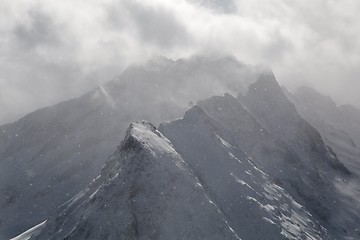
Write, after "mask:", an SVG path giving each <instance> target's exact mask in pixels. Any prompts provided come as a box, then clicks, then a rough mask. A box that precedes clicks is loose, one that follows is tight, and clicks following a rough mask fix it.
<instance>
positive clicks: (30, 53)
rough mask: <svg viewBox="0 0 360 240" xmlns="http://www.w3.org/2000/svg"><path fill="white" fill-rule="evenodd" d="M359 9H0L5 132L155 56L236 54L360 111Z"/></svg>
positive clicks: (355, 4) (20, 1) (131, 0)
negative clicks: (7, 124)
mask: <svg viewBox="0 0 360 240" xmlns="http://www.w3.org/2000/svg"><path fill="white" fill-rule="evenodd" d="M359 12H360V1H359V0H341V1H340V0H314V1H304V0H267V1H264V0H238V1H236V0H146V1H144V0H142V1H140V0H139V1H136V0H61V1H58V0H31V1H30V0H9V1H0V123H5V122H8V121H13V120H15V119H16V118H18V117H19V116H22V115H23V114H25V113H28V112H31V111H33V110H35V109H37V108H39V107H43V106H47V105H51V104H54V103H57V102H59V101H62V100H65V99H68V98H70V97H74V96H78V95H80V94H82V93H84V92H86V91H87V90H89V89H91V88H93V87H94V86H96V85H97V84H99V83H101V82H104V81H108V80H110V79H112V78H113V77H114V76H116V75H118V74H119V73H121V71H122V70H123V69H124V68H125V67H126V66H127V65H128V64H129V63H132V62H141V61H144V60H146V59H147V58H150V57H152V56H154V55H164V56H167V57H170V58H174V59H176V58H180V57H186V56H190V55H191V54H194V53H196V54H201V53H207V54H208V53H211V54H233V55H235V56H236V57H237V58H238V59H239V60H241V61H243V62H245V63H249V64H253V65H255V64H258V63H262V64H267V65H269V66H270V67H271V68H272V69H273V70H274V72H275V74H276V76H277V78H278V81H279V82H280V83H282V84H284V85H285V86H287V87H288V88H290V89H294V88H295V87H297V86H299V85H302V84H305V85H309V86H313V87H315V88H316V89H318V90H319V91H321V92H322V93H324V94H327V95H330V96H331V97H333V98H334V99H335V100H336V101H337V102H339V103H352V104H354V105H357V106H358V107H360V94H359V93H358V92H359V90H360V79H359V76H360V24H359V23H360V14H359Z"/></svg>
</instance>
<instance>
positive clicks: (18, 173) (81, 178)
mask: <svg viewBox="0 0 360 240" xmlns="http://www.w3.org/2000/svg"><path fill="white" fill-rule="evenodd" d="M257 75H258V73H257V70H256V69H254V68H252V67H249V66H247V65H245V64H243V63H241V62H239V61H238V60H237V59H235V58H234V57H223V58H209V57H201V56H197V57H192V58H189V59H179V60H177V61H173V60H170V59H166V58H164V57H158V58H155V59H153V60H151V61H149V62H148V63H146V64H144V65H139V66H130V67H129V68H128V69H127V70H125V71H124V72H123V73H122V74H121V75H120V76H119V77H118V79H115V80H113V81H111V82H109V83H108V84H105V85H103V86H99V87H98V88H97V89H94V90H93V91H90V92H89V93H87V94H85V95H83V96H81V97H79V98H76V99H72V100H69V101H66V102H63V103H60V104H57V105H54V106H50V107H47V108H43V109H40V110H37V111H35V112H33V113H30V114H28V115H26V116H25V117H23V118H22V119H20V120H18V121H16V122H14V123H11V124H6V125H4V126H0V238H1V239H7V238H9V237H12V236H14V235H16V234H19V233H20V232H22V231H24V230H26V229H28V228H30V227H31V226H34V225H35V224H37V223H39V222H41V221H43V220H44V219H46V218H47V217H48V216H49V215H51V214H52V213H53V209H56V206H58V205H60V204H62V203H63V202H64V201H66V200H68V199H69V198H70V197H71V196H73V195H74V194H76V193H77V192H78V191H80V190H81V189H83V188H84V187H86V185H87V184H88V182H89V181H91V179H93V178H94V177H96V175H97V173H98V171H99V169H100V168H101V166H102V165H103V164H104V163H105V160H106V159H107V157H108V156H109V153H111V152H112V149H114V148H115V147H116V146H117V144H118V143H119V142H120V140H121V139H122V138H123V137H124V134H125V131H126V129H127V127H128V125H129V124H130V123H131V122H134V121H137V120H139V119H140V120H141V119H147V120H149V121H151V122H154V123H155V124H159V123H160V122H161V121H164V120H170V119H175V118H178V117H181V116H182V115H183V113H184V112H185V110H186V109H187V108H188V105H189V102H191V101H193V102H196V101H197V100H199V99H202V98H207V97H210V96H212V95H216V94H223V93H224V92H234V93H235V92H238V91H240V92H242V91H245V90H246V89H247V84H250V83H251V82H253V81H255V80H256V77H257ZM179 89H182V91H179ZM69 186H72V187H71V188H69Z"/></svg>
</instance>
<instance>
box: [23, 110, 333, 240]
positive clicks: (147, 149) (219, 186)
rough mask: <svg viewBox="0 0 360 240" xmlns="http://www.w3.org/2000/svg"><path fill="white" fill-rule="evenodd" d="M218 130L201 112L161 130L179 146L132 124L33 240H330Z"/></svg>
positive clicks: (146, 127)
mask: <svg viewBox="0 0 360 240" xmlns="http://www.w3.org/2000/svg"><path fill="white" fill-rule="evenodd" d="M214 124H215V123H214V121H213V120H212V119H211V118H210V117H209V116H207V115H206V114H205V112H204V111H203V110H202V109H201V108H200V107H198V106H195V107H193V108H192V109H190V110H189V111H187V112H186V114H185V116H184V118H183V119H180V120H177V121H173V122H170V123H165V124H162V125H161V128H162V129H163V130H165V131H166V132H167V133H168V135H170V136H172V137H174V140H175V142H176V143H177V144H178V145H172V143H171V142H170V141H169V140H168V139H167V138H166V137H165V136H164V135H163V134H162V133H161V132H159V131H158V130H157V129H156V128H155V127H154V126H153V125H152V124H150V123H148V122H145V121H142V122H138V123H134V124H131V125H130V127H129V128H128V130H127V134H126V136H125V139H124V140H123V142H122V143H121V145H120V146H119V147H118V150H117V151H116V152H115V154H114V155H113V156H112V157H110V158H109V159H108V160H107V163H106V165H105V166H104V167H103V169H102V170H101V173H100V175H99V176H98V177H97V178H95V179H94V180H93V181H92V182H91V184H90V185H89V186H88V187H87V188H85V189H84V190H82V191H81V192H79V193H78V194H77V195H76V196H75V197H73V198H72V199H71V200H69V201H68V202H66V203H65V204H63V205H62V206H61V207H60V208H59V214H58V215H57V216H54V217H52V218H50V220H49V221H47V222H46V223H43V225H42V226H41V229H40V230H39V231H33V234H32V235H31V239H184V238H185V239H240V237H241V238H242V239H264V237H265V236H266V237H267V238H268V239H297V238H299V237H301V238H310V239H311V238H313V239H331V237H330V236H329V235H328V234H327V231H326V229H324V228H323V227H322V226H321V225H320V224H319V223H318V222H317V221H316V219H314V217H313V216H312V215H311V214H310V213H309V212H308V211H307V210H306V209H305V208H304V207H303V206H301V205H300V204H298V203H297V202H296V201H294V199H292V198H291V196H289V195H288V194H287V193H286V192H285V191H284V189H282V188H281V187H280V186H278V185H276V184H274V183H272V182H271V181H270V179H269V176H268V175H267V174H266V173H264V172H263V171H261V170H260V169H258V168H257V167H256V165H255V164H254V163H253V162H252V161H251V160H250V159H249V158H248V157H247V156H246V154H245V153H244V152H242V151H241V149H239V148H237V147H236V146H231V145H230V144H229V143H228V142H227V141H226V140H225V139H223V138H221V137H220V136H221V134H222V132H221V129H217V127H216V126H215V125H214ZM178 133H181V134H179V135H178ZM173 134H176V135H173ZM200 140H202V141H200ZM177 146H179V149H180V151H183V150H184V149H186V151H185V152H184V153H185V155H184V156H185V157H183V156H182V155H180V154H179V153H178V152H177V150H175V149H177ZM30 234H31V233H30Z"/></svg>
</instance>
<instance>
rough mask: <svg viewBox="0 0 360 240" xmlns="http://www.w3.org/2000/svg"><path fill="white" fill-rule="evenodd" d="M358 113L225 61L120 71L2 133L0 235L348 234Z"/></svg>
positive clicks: (166, 62) (353, 207) (156, 63)
mask: <svg viewBox="0 0 360 240" xmlns="http://www.w3.org/2000/svg"><path fill="white" fill-rule="evenodd" d="M307 92H309V93H307ZM310 97H311V98H310ZM335 110H336V111H335ZM310 111H311V112H310ZM358 113H359V112H358V110H357V109H356V108H354V107H352V106H343V107H337V106H336V105H335V104H333V102H332V101H331V100H330V99H329V98H326V97H323V96H321V95H320V94H318V93H316V92H315V91H314V90H311V89H307V90H306V89H305V90H304V89H300V90H299V91H297V92H295V93H294V94H292V93H290V92H288V91H287V90H286V89H284V88H281V87H280V85H279V84H278V82H277V80H276V78H275V76H274V74H273V73H272V72H271V71H270V70H269V69H265V68H263V67H251V66H249V65H246V64H244V63H241V62H239V61H238V60H237V59H236V58H235V57H233V56H228V57H221V58H219V57H209V56H194V57H191V58H185V59H179V60H176V61H174V60H171V59H167V58H164V57H157V58H154V59H152V60H151V61H149V62H147V63H146V64H142V65H132V66H130V67H129V68H127V69H126V70H125V71H124V72H123V73H122V74H121V76H120V77H119V78H118V79H115V80H113V81H110V82H108V83H106V84H103V85H101V86H99V87H98V88H96V89H94V90H91V91H89V92H88V93H86V94H85V95H83V96H81V97H79V98H75V99H71V100H68V101H66V102H62V103H60V104H57V105H54V106H51V107H47V108H43V109H40V110H37V111H35V112H33V113H30V114H28V115H26V116H25V117H23V118H22V119H20V120H18V121H16V122H14V123H12V124H6V125H3V126H1V127H0V159H1V161H0V173H1V174H0V189H1V198H0V218H1V219H0V237H1V238H4V239H9V238H11V237H14V236H16V235H19V234H21V233H22V232H25V231H26V230H27V229H29V231H27V232H25V233H24V234H23V235H19V237H18V238H17V239H26V238H25V237H29V236H32V237H31V238H30V239H118V238H126V239H138V238H143V239H169V238H171V239H183V238H187V239H238V238H240V239H264V236H267V237H269V239H357V238H358V236H359V230H358V226H357V223H358V222H359V220H360V214H359V213H360V202H359V200H358V199H359V196H360V195H359V194H360V191H359V187H358V186H359V184H358V183H359V179H360V178H359V176H360V175H359V174H360V172H359V160H358V156H359V155H358V153H359V150H358V147H357V146H358V145H357V140H358V138H357V137H358V134H357V130H358V128H357V126H358V125H357V124H358V123H359V118H358V116H359V114H358ZM142 119H145V120H147V121H139V120H142ZM341 119H347V121H349V123H351V124H348V123H343V122H342V120H341ZM148 121H150V122H152V123H153V124H154V125H153V124H151V123H149V122H148ZM131 123H133V124H131ZM129 125H130V127H129ZM155 126H159V127H158V128H157V127H155ZM114 152H115V153H114ZM70 186H71V187H70ZM45 221H46V222H45ZM40 223H41V224H40ZM38 224H40V225H38ZM36 225H37V227H35V228H32V227H33V226H36ZM31 228H32V229H31Z"/></svg>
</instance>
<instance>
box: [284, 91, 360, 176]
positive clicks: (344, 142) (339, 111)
mask: <svg viewBox="0 0 360 240" xmlns="http://www.w3.org/2000/svg"><path fill="white" fill-rule="evenodd" d="M285 92H286V93H287V95H288V97H289V99H291V100H292V101H293V102H294V104H295V106H296V107H297V110H298V112H299V113H300V114H301V115H302V116H303V117H304V118H305V119H306V120H307V121H309V122H310V123H311V124H312V125H313V126H315V127H316V128H317V129H318V130H319V131H320V132H321V135H322V136H323V137H324V140H325V141H326V143H327V144H328V145H329V146H331V148H332V149H333V150H334V151H335V152H336V153H337V155H338V156H339V158H340V159H341V160H342V162H344V164H345V165H346V166H348V167H349V168H350V169H352V170H353V171H354V172H356V173H358V174H360V169H359V164H358V159H359V156H360V152H359V148H358V146H360V137H359V136H360V110H358V109H356V108H355V107H352V106H351V105H342V106H337V105H336V103H335V102H334V101H333V100H332V99H331V98H330V97H327V96H324V95H322V94H320V93H318V92H317V91H315V90H314V89H311V88H309V87H301V88H299V89H297V90H296V91H295V93H294V94H291V93H289V92H288V91H286V90H285Z"/></svg>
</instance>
